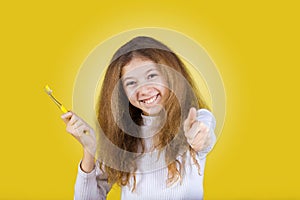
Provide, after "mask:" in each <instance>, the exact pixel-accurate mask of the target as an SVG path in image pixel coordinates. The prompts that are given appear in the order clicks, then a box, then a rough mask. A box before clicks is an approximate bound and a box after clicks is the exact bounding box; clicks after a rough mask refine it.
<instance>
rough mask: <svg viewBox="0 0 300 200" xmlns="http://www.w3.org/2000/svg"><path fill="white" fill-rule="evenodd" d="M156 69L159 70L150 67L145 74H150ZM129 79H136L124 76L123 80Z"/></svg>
mask: <svg viewBox="0 0 300 200" xmlns="http://www.w3.org/2000/svg"><path fill="white" fill-rule="evenodd" d="M154 70H157V69H156V68H151V69H148V70H147V71H146V72H145V73H144V74H148V73H149V72H151V71H154ZM128 79H134V77H132V76H128V77H126V78H124V79H122V80H123V81H126V80H128Z"/></svg>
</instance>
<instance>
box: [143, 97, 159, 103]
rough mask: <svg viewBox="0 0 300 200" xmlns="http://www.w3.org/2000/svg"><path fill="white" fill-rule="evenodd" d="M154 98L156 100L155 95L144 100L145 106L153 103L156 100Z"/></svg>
mask: <svg viewBox="0 0 300 200" xmlns="http://www.w3.org/2000/svg"><path fill="white" fill-rule="evenodd" d="M156 98H157V95H156V96H154V97H152V98H151V99H149V100H144V103H146V104H149V103H153V102H154V101H155V100H156Z"/></svg>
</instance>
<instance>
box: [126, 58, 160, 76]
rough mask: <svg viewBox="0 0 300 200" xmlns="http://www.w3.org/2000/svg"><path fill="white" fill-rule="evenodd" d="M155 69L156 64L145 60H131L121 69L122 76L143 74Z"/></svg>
mask: <svg viewBox="0 0 300 200" xmlns="http://www.w3.org/2000/svg"><path fill="white" fill-rule="evenodd" d="M152 68H153V69H156V68H157V67H156V63H155V62H153V61H152V60H149V59H146V58H133V59H132V60H131V61H130V62H129V63H128V64H127V65H125V66H124V67H123V68H122V76H124V75H126V76H127V75H128V74H131V75H134V74H140V73H142V72H145V71H146V70H148V69H152Z"/></svg>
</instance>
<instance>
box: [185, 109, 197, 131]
mask: <svg viewBox="0 0 300 200" xmlns="http://www.w3.org/2000/svg"><path fill="white" fill-rule="evenodd" d="M196 117H197V111H196V108H194V107H192V108H190V111H189V114H188V116H187V118H186V120H185V121H184V126H183V128H184V131H185V132H187V131H188V130H189V129H190V128H191V126H192V124H193V123H194V122H195V121H196Z"/></svg>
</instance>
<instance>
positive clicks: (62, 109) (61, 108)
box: [60, 105, 69, 113]
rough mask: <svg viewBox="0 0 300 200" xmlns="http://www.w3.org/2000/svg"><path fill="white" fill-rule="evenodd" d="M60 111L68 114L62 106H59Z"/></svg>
mask: <svg viewBox="0 0 300 200" xmlns="http://www.w3.org/2000/svg"><path fill="white" fill-rule="evenodd" d="M60 110H61V111H63V113H67V112H69V111H68V110H67V109H66V108H65V107H64V106H63V105H61V106H60Z"/></svg>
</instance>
